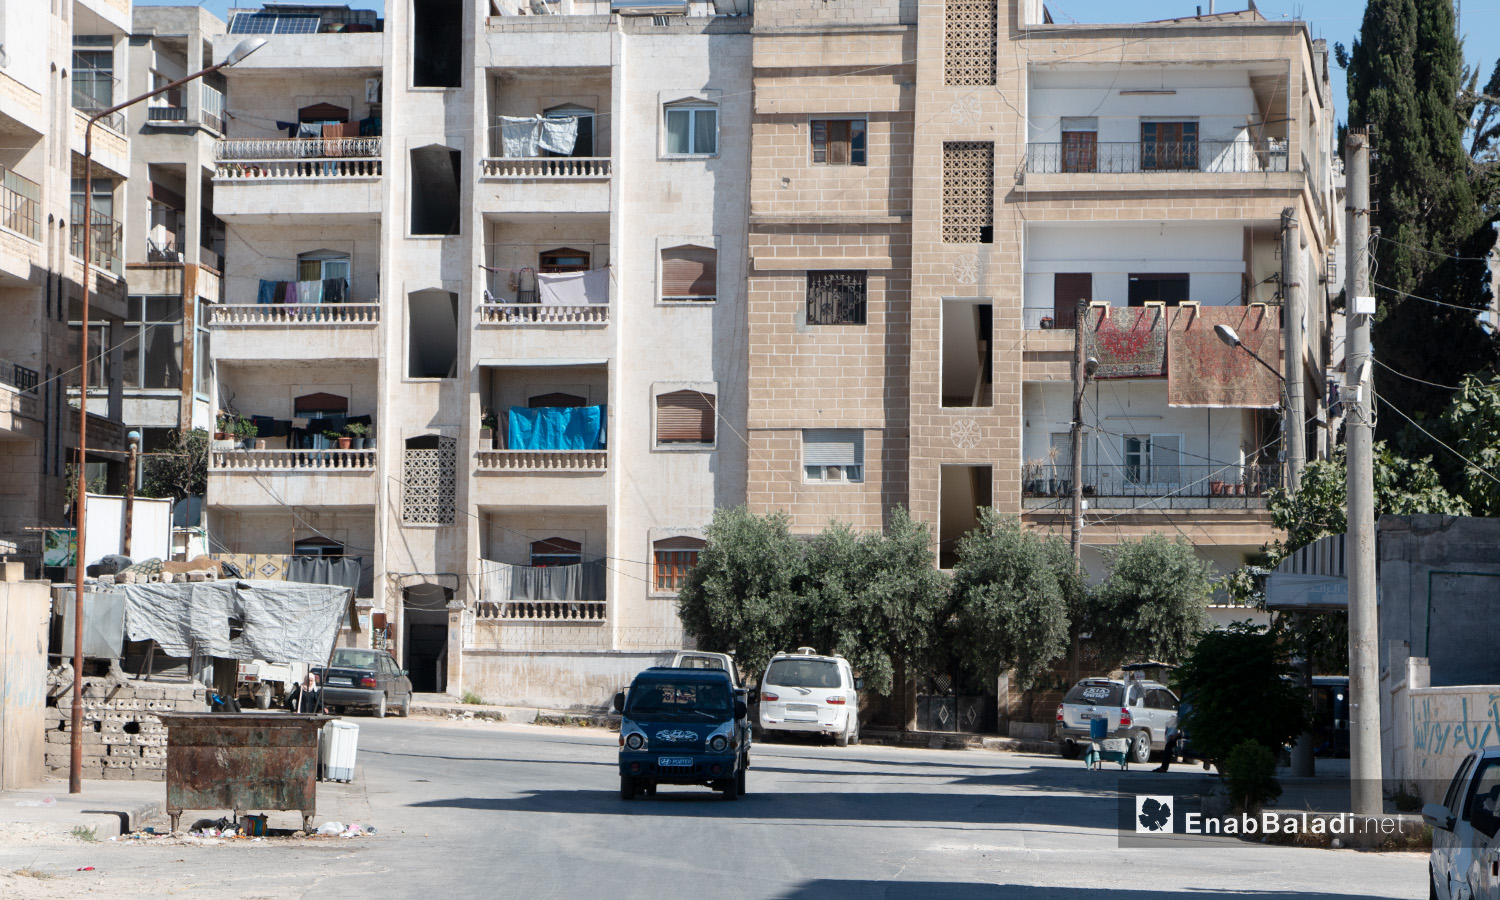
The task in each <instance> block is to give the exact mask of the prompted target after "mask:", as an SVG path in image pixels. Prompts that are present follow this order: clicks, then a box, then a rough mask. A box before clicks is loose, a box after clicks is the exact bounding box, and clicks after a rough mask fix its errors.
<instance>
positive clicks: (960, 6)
mask: <svg viewBox="0 0 1500 900" xmlns="http://www.w3.org/2000/svg"><path fill="white" fill-rule="evenodd" d="M995 6H996V3H995V0H947V3H945V4H944V7H943V80H944V82H946V83H947V84H956V85H970V84H973V85H984V84H994V83H995V26H996V24H997V20H998V19H999V15H998V14H997V12H996V8H995Z"/></svg>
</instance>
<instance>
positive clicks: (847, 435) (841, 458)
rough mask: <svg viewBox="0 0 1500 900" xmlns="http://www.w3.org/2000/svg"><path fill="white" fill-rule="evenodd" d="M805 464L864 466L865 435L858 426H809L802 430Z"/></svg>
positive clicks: (803, 460) (803, 462)
mask: <svg viewBox="0 0 1500 900" xmlns="http://www.w3.org/2000/svg"><path fill="white" fill-rule="evenodd" d="M802 464H803V465H804V466H862V465H864V464H865V435H864V432H862V431H860V430H859V429H857V428H807V429H804V430H803V432H802Z"/></svg>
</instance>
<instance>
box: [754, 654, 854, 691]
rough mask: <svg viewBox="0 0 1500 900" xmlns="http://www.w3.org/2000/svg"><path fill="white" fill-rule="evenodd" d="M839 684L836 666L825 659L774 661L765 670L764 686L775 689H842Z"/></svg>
mask: <svg viewBox="0 0 1500 900" xmlns="http://www.w3.org/2000/svg"><path fill="white" fill-rule="evenodd" d="M839 682H840V679H839V667H838V664H837V663H833V662H829V661H828V660H826V659H776V660H772V661H771V667H770V668H769V669H767V670H766V684H774V685H776V686H777V687H794V688H836V687H842V685H841V684H840V683H839Z"/></svg>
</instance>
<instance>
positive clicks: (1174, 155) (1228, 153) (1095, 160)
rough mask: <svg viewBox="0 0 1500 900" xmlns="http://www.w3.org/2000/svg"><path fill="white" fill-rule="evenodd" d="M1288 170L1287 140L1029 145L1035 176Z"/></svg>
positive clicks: (1028, 165)
mask: <svg viewBox="0 0 1500 900" xmlns="http://www.w3.org/2000/svg"><path fill="white" fill-rule="evenodd" d="M1286 170H1287V144H1286V142H1285V141H1276V140H1267V141H1180V142H1167V141H1133V142H1108V143H1096V144H1071V143H1070V144H1027V145H1026V171H1027V172H1030V173H1033V174H1037V175H1056V174H1059V173H1062V174H1074V173H1078V174H1102V175H1121V174H1133V173H1137V172H1210V173H1218V174H1234V173H1248V172H1285V171H1286Z"/></svg>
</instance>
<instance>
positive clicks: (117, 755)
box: [43, 666, 208, 781]
mask: <svg viewBox="0 0 1500 900" xmlns="http://www.w3.org/2000/svg"><path fill="white" fill-rule="evenodd" d="M207 692H208V689H207V688H205V687H204V686H203V685H201V684H190V683H180V682H179V683H172V682H161V681H132V680H121V679H119V678H117V677H113V676H110V677H104V678H90V677H85V678H84V680H83V777H84V778H104V779H110V780H121V781H132V780H135V781H163V780H165V778H166V770H167V727H166V726H165V725H163V724H162V723H161V719H159V718H157V717H156V715H155V714H156V713H158V712H179V711H180V712H204V711H206V710H207V709H208V693H207ZM72 715H73V672H72V669H71V668H70V667H68V666H62V667H59V668H57V669H53V670H52V671H50V672H48V673H47V708H46V711H45V717H44V723H45V726H46V730H45V732H44V733H43V734H44V737H43V746H44V750H45V754H46V756H45V762H46V766H47V774H48V775H51V776H54V777H59V778H66V777H67V776H68V764H69V759H70V753H71V742H72V739H73V730H72Z"/></svg>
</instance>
